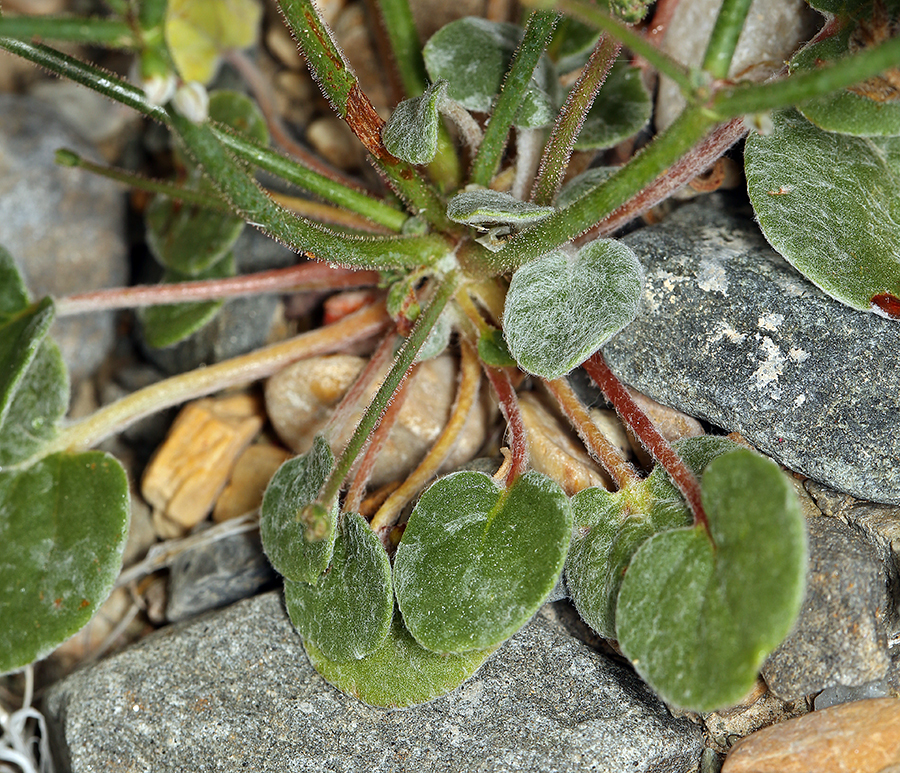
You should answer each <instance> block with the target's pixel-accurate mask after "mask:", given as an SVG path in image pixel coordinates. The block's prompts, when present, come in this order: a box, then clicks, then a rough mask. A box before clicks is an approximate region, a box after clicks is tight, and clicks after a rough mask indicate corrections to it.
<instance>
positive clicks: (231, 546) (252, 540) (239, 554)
mask: <svg viewBox="0 0 900 773" xmlns="http://www.w3.org/2000/svg"><path fill="white" fill-rule="evenodd" d="M277 577H278V575H277V574H276V573H275V570H274V569H272V567H271V566H270V564H269V562H268V561H267V560H266V557H265V555H263V551H262V545H261V544H260V542H259V532H254V533H249V532H244V533H242V534H232V535H229V536H227V537H223V538H222V539H217V540H215V541H214V542H207V543H205V544H202V545H198V546H197V547H196V548H194V549H193V550H187V551H185V552H184V553H182V554H181V555H179V556H178V558H177V559H175V562H174V563H173V564H172V567H171V570H170V572H169V601H168V604H167V606H166V617H167V618H168V619H169V621H170V622H173V623H176V622H180V621H181V620H187V619H188V618H191V617H196V616H197V615H199V614H200V613H201V612H206V611H207V610H210V609H218V608H219V607H224V606H225V605H226V604H232V603H234V602H235V601H239V600H240V599H245V598H247V597H248V596H252V595H254V594H256V593H259V591H260V590H262V589H263V588H265V587H266V586H267V585H268V586H270V587H271V586H272V583H274V582H275V580H276V579H277Z"/></svg>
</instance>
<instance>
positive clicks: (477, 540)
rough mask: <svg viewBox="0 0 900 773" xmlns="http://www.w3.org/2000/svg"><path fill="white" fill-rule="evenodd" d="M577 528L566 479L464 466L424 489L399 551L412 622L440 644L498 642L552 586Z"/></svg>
mask: <svg viewBox="0 0 900 773" xmlns="http://www.w3.org/2000/svg"><path fill="white" fill-rule="evenodd" d="M571 532H572V513H571V510H570V508H569V501H568V499H567V497H566V495H565V494H564V493H563V491H562V489H560V487H559V486H558V485H557V484H556V483H554V482H553V481H551V480H550V479H549V478H546V477H544V476H543V475H540V474H539V473H536V472H527V473H525V474H524V475H522V476H521V477H520V478H519V479H518V480H516V482H515V483H513V485H512V486H511V487H510V488H509V489H507V490H504V489H502V488H501V487H500V486H498V484H497V483H495V482H494V480H493V479H492V478H490V477H488V476H487V475H484V474H482V473H478V472H468V471H464V472H457V473H454V474H452V475H448V476H447V477H445V478H441V479H440V480H438V481H436V482H435V483H434V484H433V485H432V486H431V487H430V488H429V489H428V490H427V491H426V492H425V493H424V494H423V495H422V497H421V499H420V500H419V503H418V504H417V505H416V507H415V509H414V510H413V512H412V515H411V516H410V518H409V522H408V523H407V525H406V530H405V531H404V533H403V539H402V540H401V541H400V545H399V546H398V548H397V554H396V556H395V558H394V588H395V590H396V595H397V603H398V604H399V606H400V611H401V612H402V613H403V619H404V621H405V623H406V626H407V628H408V629H409V630H410V632H411V633H412V635H413V636H414V637H415V639H416V641H418V642H419V643H420V644H421V645H422V646H423V647H425V648H427V649H429V650H432V651H434V652H439V653H447V652H456V653H459V652H471V651H474V650H481V649H485V648H489V647H495V646H497V645H499V644H500V643H501V642H503V641H505V640H506V639H508V638H509V637H510V636H512V635H513V634H514V633H515V632H516V631H518V630H519V628H521V627H522V626H523V625H524V624H525V623H526V622H527V621H528V620H529V618H531V616H532V615H533V614H534V613H535V612H536V611H537V610H538V608H539V607H540V605H541V604H542V603H543V602H544V600H545V599H546V598H547V596H548V595H549V593H550V591H551V590H553V587H554V585H555V584H556V581H557V580H558V579H559V575H560V573H561V572H562V567H563V562H564V560H565V557H566V550H567V549H568V546H569V539H570V537H571Z"/></svg>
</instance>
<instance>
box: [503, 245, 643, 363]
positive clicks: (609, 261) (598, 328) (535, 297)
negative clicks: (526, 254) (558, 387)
mask: <svg viewBox="0 0 900 773" xmlns="http://www.w3.org/2000/svg"><path fill="white" fill-rule="evenodd" d="M642 274H643V271H642V269H641V264H640V263H639V262H638V259H637V257H636V256H635V254H634V253H633V252H632V251H631V249H630V248H629V247H626V246H625V245H624V244H622V243H621V242H617V241H613V240H611V239H598V240H596V241H593V242H591V243H590V244H588V245H586V246H584V247H582V248H581V250H580V251H579V252H578V255H577V256H576V257H575V258H572V257H570V256H569V255H567V254H566V253H565V252H563V251H562V250H556V251H554V252H551V253H549V254H547V255H545V256H543V257H542V258H539V259H538V260H535V261H533V262H531V263H527V264H526V265H524V266H522V268H520V269H519V270H518V271H516V273H515V274H514V275H513V278H512V283H511V284H510V287H509V292H508V293H507V296H506V308H505V309H504V311H503V332H504V334H505V335H506V341H507V343H508V344H509V351H510V353H511V354H512V356H513V357H515V359H516V362H518V363H519V365H520V366H521V367H522V368H523V369H524V370H527V371H528V372H529V373H533V374H535V375H537V376H542V377H543V378H548V379H554V378H559V377H560V376H563V375H565V374H566V373H568V372H569V371H570V370H572V369H573V368H575V367H577V366H578V365H580V364H581V363H582V362H584V361H585V360H586V359H587V358H588V357H590V356H591V355H592V354H593V353H594V352H596V351H597V349H599V348H600V346H601V344H603V343H605V342H606V341H607V340H608V339H609V338H611V337H612V336H613V335H614V334H615V333H617V332H619V330H621V329H622V328H623V327H625V325H627V324H628V323H629V322H631V321H632V320H633V319H634V318H635V316H636V315H637V310H638V304H639V303H640V297H641V281H642Z"/></svg>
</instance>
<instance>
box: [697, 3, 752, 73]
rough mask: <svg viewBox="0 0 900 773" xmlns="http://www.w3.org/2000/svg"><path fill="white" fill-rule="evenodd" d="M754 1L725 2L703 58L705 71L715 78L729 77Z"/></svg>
mask: <svg viewBox="0 0 900 773" xmlns="http://www.w3.org/2000/svg"><path fill="white" fill-rule="evenodd" d="M752 2H753V0H724V2H723V3H722V7H721V8H720V9H719V15H718V16H717V17H716V25H715V27H713V31H712V35H711V37H710V39H709V43H708V44H707V46H706V54H704V56H703V69H704V70H706V71H707V72H708V73H709V74H710V75H712V76H713V78H716V79H719V80H721V79H723V78H727V77H728V71H729V69H731V60H732V58H733V57H734V51H735V49H736V48H737V44H738V38H739V37H740V36H741V30H742V29H743V28H744V21H745V20H746V18H747V13H748V12H749V11H750V4H751V3H752Z"/></svg>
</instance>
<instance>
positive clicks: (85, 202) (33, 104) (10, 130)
mask: <svg viewBox="0 0 900 773" xmlns="http://www.w3.org/2000/svg"><path fill="white" fill-rule="evenodd" d="M59 148H70V149H72V150H74V151H76V152H77V153H79V154H81V155H83V156H85V157H88V158H91V159H92V160H94V161H97V160H98V158H97V154H96V152H95V151H94V149H93V148H92V147H91V146H90V145H88V144H87V143H86V142H85V141H84V140H82V139H81V137H80V136H79V135H78V134H76V133H75V132H74V131H73V130H72V128H71V127H70V126H69V125H68V124H67V123H66V122H65V121H64V120H63V119H62V118H61V117H60V116H59V114H58V113H57V112H56V111H55V110H54V109H53V108H52V107H50V106H48V105H47V104H45V103H43V102H41V101H40V100H37V99H34V98H31V97H24V96H17V95H13V94H0V244H2V245H3V246H4V247H6V249H8V250H9V251H10V253H11V254H12V256H13V258H14V259H15V260H16V263H17V264H18V265H19V267H20V268H21V269H22V271H23V273H24V275H25V281H26V284H27V285H28V288H29V290H30V292H31V294H32V296H33V297H36V298H40V297H42V296H44V295H48V294H49V295H53V296H56V297H59V296H63V295H68V294H70V293H77V292H84V291H87V290H95V289H98V288H102V287H113V286H119V285H123V284H125V282H126V280H127V278H128V250H127V246H126V242H125V203H126V195H127V194H126V191H125V189H124V188H122V186H120V185H116V184H115V183H113V182H110V181H109V180H105V179H103V178H101V177H97V176H96V175H92V174H89V173H88V172H85V171H83V170H81V169H70V168H63V167H60V166H57V165H56V164H55V163H54V154H55V152H56V151H57V150H58V149H59ZM114 323H115V316H114V315H113V314H112V313H111V312H104V313H98V314H83V315H80V316H78V317H68V318H66V319H64V320H57V321H56V322H55V323H54V325H53V328H52V329H51V335H52V336H53V337H54V338H55V339H56V341H57V343H59V344H60V348H61V350H62V353H63V358H64V360H65V362H66V365H67V366H68V368H69V373H70V375H71V377H72V379H73V380H78V379H80V378H82V377H84V376H86V375H88V374H90V373H92V372H93V371H94V370H95V369H96V368H97V366H98V365H99V364H100V363H101V362H102V361H103V359H104V358H105V357H106V356H107V354H108V353H109V351H110V350H111V348H112V345H113V341H114Z"/></svg>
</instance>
